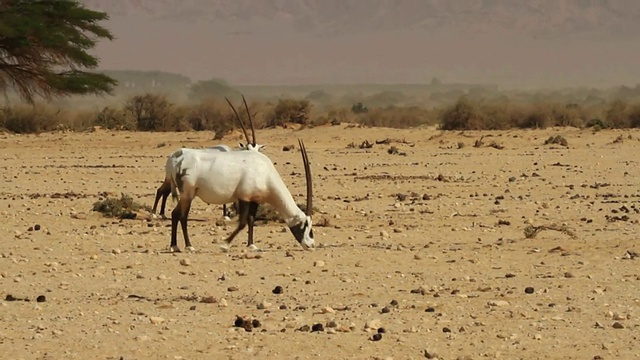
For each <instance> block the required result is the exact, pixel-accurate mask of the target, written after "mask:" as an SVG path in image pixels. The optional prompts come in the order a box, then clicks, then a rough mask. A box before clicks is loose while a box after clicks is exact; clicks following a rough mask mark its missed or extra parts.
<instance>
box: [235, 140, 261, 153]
mask: <svg viewBox="0 0 640 360" xmlns="http://www.w3.org/2000/svg"><path fill="white" fill-rule="evenodd" d="M238 146H239V147H240V149H242V150H255V151H262V149H264V148H266V147H267V145H262V144H256V146H253V144H245V143H242V142H240V143H238Z"/></svg>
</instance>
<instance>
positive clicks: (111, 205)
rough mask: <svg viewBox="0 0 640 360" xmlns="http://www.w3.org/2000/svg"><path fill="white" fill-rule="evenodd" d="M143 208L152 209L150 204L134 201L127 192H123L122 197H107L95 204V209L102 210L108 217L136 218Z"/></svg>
mask: <svg viewBox="0 0 640 360" xmlns="http://www.w3.org/2000/svg"><path fill="white" fill-rule="evenodd" d="M141 209H144V210H146V211H151V208H150V207H149V206H147V205H142V204H139V203H137V202H135V201H133V198H132V197H131V196H129V195H126V194H122V195H121V196H120V199H115V198H109V197H107V198H106V199H104V200H102V201H96V202H95V203H94V204H93V211H97V212H100V213H102V215H104V216H106V217H112V218H119V219H135V218H136V216H137V212H138V211H140V210H141Z"/></svg>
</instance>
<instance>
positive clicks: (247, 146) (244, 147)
mask: <svg viewBox="0 0 640 360" xmlns="http://www.w3.org/2000/svg"><path fill="white" fill-rule="evenodd" d="M224 99H225V100H227V103H229V106H231V110H233V113H234V114H236V119H237V120H238V123H239V124H240V128H242V132H243V133H244V138H245V139H246V140H247V143H246V144H245V143H242V142H240V143H238V145H239V146H240V149H242V150H253V151H261V150H262V149H264V148H265V147H266V146H267V145H262V144H258V143H257V142H256V129H255V127H254V126H253V117H252V116H251V113H250V112H249V106H248V105H247V100H246V99H245V98H244V95H242V102H243V103H244V107H245V109H246V110H247V117H248V118H249V125H251V137H252V140H253V141H251V140H249V135H248V134H247V128H246V127H245V126H244V123H243V122H242V120H241V119H240V115H238V112H237V111H236V108H235V107H234V106H233V104H232V103H231V101H229V99H228V98H226V97H225V98H224ZM254 115H255V114H254Z"/></svg>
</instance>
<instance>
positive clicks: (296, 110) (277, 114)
mask: <svg viewBox="0 0 640 360" xmlns="http://www.w3.org/2000/svg"><path fill="white" fill-rule="evenodd" d="M310 110H311V103H310V102H309V100H306V99H304V100H297V99H280V100H278V104H277V105H276V106H275V107H274V109H273V110H272V111H271V112H270V113H269V114H268V115H267V118H266V126H267V127H276V126H284V125H285V124H287V123H295V124H301V125H306V124H307V122H308V121H309V111H310Z"/></svg>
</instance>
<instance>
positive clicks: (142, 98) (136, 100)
mask: <svg viewBox="0 0 640 360" xmlns="http://www.w3.org/2000/svg"><path fill="white" fill-rule="evenodd" d="M172 107H173V104H171V103H170V102H169V101H168V100H167V99H166V98H165V97H164V96H161V95H156V94H144V95H135V96H133V97H131V98H130V99H129V100H128V101H127V102H126V104H125V106H124V112H125V114H127V115H128V116H131V117H132V118H133V121H134V123H135V124H136V129H138V130H140V131H167V130H173V129H174V127H172V126H170V125H172V124H170V121H171V112H172Z"/></svg>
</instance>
